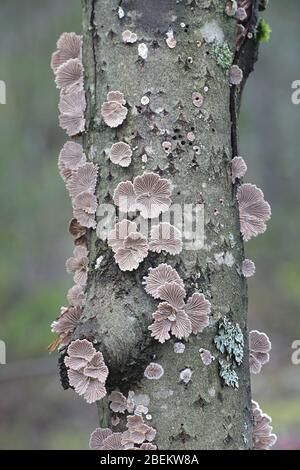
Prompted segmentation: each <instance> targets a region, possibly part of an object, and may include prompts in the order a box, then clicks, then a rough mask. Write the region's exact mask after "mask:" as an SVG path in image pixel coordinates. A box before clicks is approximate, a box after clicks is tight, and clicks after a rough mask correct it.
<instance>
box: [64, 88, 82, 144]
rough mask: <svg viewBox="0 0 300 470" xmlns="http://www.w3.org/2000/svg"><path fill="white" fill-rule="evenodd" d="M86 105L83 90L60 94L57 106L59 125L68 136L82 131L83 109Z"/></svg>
mask: <svg viewBox="0 0 300 470" xmlns="http://www.w3.org/2000/svg"><path fill="white" fill-rule="evenodd" d="M85 107H86V101H85V94H84V91H75V92H72V93H67V94H61V95H60V102H59V105H58V108H59V112H60V115H59V125H60V127H61V128H62V129H64V130H65V131H66V133H67V134H68V135H69V136H71V137H72V136H74V135H77V134H80V133H81V132H83V131H84V126H85V119H84V111H85Z"/></svg>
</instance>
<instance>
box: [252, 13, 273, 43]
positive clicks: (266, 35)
mask: <svg viewBox="0 0 300 470" xmlns="http://www.w3.org/2000/svg"><path fill="white" fill-rule="evenodd" d="M271 32H272V29H271V27H270V25H269V23H267V22H266V20H264V19H263V18H261V19H260V20H259V23H258V26H257V31H256V38H257V39H258V41H260V42H268V41H269V39H270V36H271Z"/></svg>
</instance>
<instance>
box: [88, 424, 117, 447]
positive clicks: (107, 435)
mask: <svg viewBox="0 0 300 470" xmlns="http://www.w3.org/2000/svg"><path fill="white" fill-rule="evenodd" d="M121 438H122V433H120V432H115V433H113V432H112V430H111V429H108V428H97V429H95V431H93V432H92V434H91V437H90V443H89V446H90V449H92V450H124V449H125V448H124V446H123V445H122V443H121Z"/></svg>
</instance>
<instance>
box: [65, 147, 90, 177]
mask: <svg viewBox="0 0 300 470" xmlns="http://www.w3.org/2000/svg"><path fill="white" fill-rule="evenodd" d="M85 163H86V156H85V154H84V153H83V149H82V145H80V144H77V143H76V142H73V141H68V142H66V143H65V144H64V146H63V148H62V149H61V151H60V154H59V158H58V167H59V169H61V168H67V169H69V170H72V171H73V170H77V169H78V168H79V167H80V166H83V165H84V164H85ZM71 174H72V173H71Z"/></svg>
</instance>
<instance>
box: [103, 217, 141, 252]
mask: <svg viewBox="0 0 300 470" xmlns="http://www.w3.org/2000/svg"><path fill="white" fill-rule="evenodd" d="M136 231H137V225H136V223H135V222H131V221H130V220H127V219H124V220H122V221H121V222H118V223H117V224H116V225H115V228H113V229H112V230H111V231H110V232H109V234H108V237H107V243H108V246H110V247H111V248H112V250H113V251H114V252H115V253H116V252H117V250H118V248H121V247H124V241H125V238H127V237H128V235H129V234H130V233H135V232H136Z"/></svg>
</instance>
